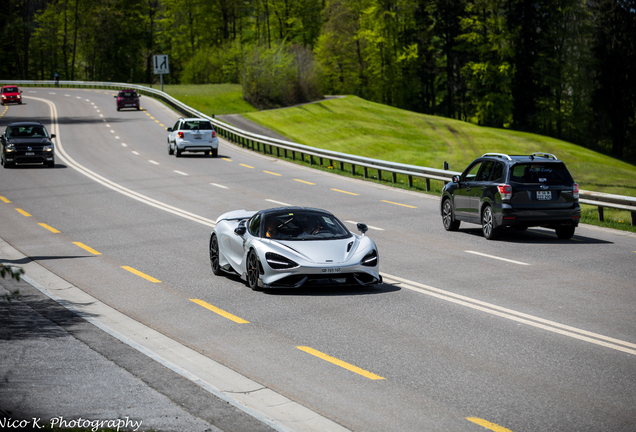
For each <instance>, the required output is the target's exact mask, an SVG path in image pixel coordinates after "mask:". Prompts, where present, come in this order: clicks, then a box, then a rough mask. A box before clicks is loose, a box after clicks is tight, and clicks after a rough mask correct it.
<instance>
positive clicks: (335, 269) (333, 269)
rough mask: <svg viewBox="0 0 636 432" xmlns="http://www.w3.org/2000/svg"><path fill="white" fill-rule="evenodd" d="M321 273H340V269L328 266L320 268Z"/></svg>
mask: <svg viewBox="0 0 636 432" xmlns="http://www.w3.org/2000/svg"><path fill="white" fill-rule="evenodd" d="M322 272H323V273H340V272H342V270H341V269H339V268H328V269H322Z"/></svg>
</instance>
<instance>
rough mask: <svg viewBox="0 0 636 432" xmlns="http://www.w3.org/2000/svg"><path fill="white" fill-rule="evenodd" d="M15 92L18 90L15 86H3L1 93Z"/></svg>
mask: <svg viewBox="0 0 636 432" xmlns="http://www.w3.org/2000/svg"><path fill="white" fill-rule="evenodd" d="M17 92H18V88H17V87H5V88H3V89H2V93H17Z"/></svg>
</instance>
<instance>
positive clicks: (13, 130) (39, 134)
mask: <svg viewBox="0 0 636 432" xmlns="http://www.w3.org/2000/svg"><path fill="white" fill-rule="evenodd" d="M47 136H48V135H47V134H46V129H44V126H42V125H28V126H9V127H8V128H7V137H12V138H19V137H22V138H45V137H47Z"/></svg>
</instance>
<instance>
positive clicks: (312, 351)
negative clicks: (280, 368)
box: [296, 346, 384, 380]
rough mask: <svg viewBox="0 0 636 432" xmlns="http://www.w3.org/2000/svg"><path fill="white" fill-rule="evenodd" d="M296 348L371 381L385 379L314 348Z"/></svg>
mask: <svg viewBox="0 0 636 432" xmlns="http://www.w3.org/2000/svg"><path fill="white" fill-rule="evenodd" d="M296 348H298V349H299V350H301V351H305V352H306V353H308V354H311V355H313V356H316V357H318V358H320V359H323V360H326V361H328V362H329V363H333V364H335V365H336V366H340V367H343V368H345V369H347V370H349V371H351V372H355V373H357V374H358V375H362V376H364V377H367V378H369V379H372V380H382V379H384V378H382V377H381V376H379V375H376V374H374V373H371V372H368V371H365V370H364V369H360V368H359V367H357V366H354V365H352V364H349V363H346V362H343V361H342V360H338V359H337V358H335V357H331V356H328V355H327V354H324V353H321V352H320V351H317V350H315V349H313V348H309V347H306V346H299V347H296Z"/></svg>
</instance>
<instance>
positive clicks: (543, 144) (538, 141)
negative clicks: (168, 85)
mask: <svg viewBox="0 0 636 432" xmlns="http://www.w3.org/2000/svg"><path fill="white" fill-rule="evenodd" d="M243 116H244V117H246V118H248V119H250V120H252V121H254V122H256V123H259V124H261V125H263V126H265V127H268V128H270V129H272V130H274V131H276V132H279V133H281V134H283V135H285V136H287V137H288V138H290V139H291V140H293V141H295V142H298V143H301V144H306V145H309V146H312V147H319V148H323V149H329V150H334V151H339V152H344V153H350V154H356V155H361V156H366V157H372V158H376V159H382V160H388V161H393V162H400V163H407V164H412V165H420V166H426V167H432V168H442V167H443V162H444V161H447V162H448V163H449V165H450V169H451V170H452V171H462V170H463V169H464V168H465V167H466V166H467V165H468V164H469V163H470V162H471V161H472V160H473V159H475V158H476V157H478V156H481V155H482V154H484V153H487V152H499V153H507V154H530V153H532V152H535V151H542V152H548V153H553V154H555V155H556V156H557V157H558V158H559V159H561V160H563V161H564V162H565V163H566V165H567V166H568V168H569V170H570V171H571V173H572V176H573V177H574V179H575V181H576V182H577V183H578V184H579V187H580V188H581V189H583V190H592V191H597V192H606V193H613V194H618V195H629V196H636V166H634V165H632V164H629V163H626V162H622V161H619V160H617V159H614V158H612V157H609V156H606V155H603V154H601V153H598V152H594V151H592V150H589V149H586V148H584V147H580V146H577V145H575V144H571V143H568V142H565V141H561V140H557V139H554V138H549V137H545V136H541V135H534V134H530V133H524V132H516V131H511V130H508V129H494V128H487V127H481V126H476V125H474V124H471V123H466V122H462V121H458V120H453V119H447V118H443V117H436V116H430V115H425V114H418V113H414V112H410V111H405V110H401V109H398V108H393V107H390V106H386V105H382V104H378V103H373V102H369V101H366V100H364V99H361V98H358V97H355V96H348V97H346V98H342V99H332V100H328V101H324V102H320V103H315V104H308V105H303V106H301V107H294V108H286V109H279V110H270V111H260V112H255V111H253V112H244V113H243Z"/></svg>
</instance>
